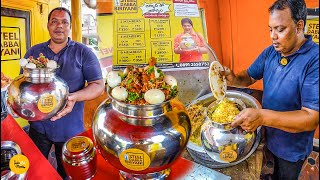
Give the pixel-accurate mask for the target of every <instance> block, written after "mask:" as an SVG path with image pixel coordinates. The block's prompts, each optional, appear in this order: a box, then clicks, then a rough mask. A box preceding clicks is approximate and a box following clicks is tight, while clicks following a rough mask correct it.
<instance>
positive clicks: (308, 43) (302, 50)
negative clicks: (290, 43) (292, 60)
mask: <svg viewBox="0 0 320 180" xmlns="http://www.w3.org/2000/svg"><path fill="white" fill-rule="evenodd" d="M305 38H307V41H306V42H304V43H303V45H302V46H301V47H300V48H299V49H298V50H297V51H296V52H294V53H292V54H290V55H289V56H286V57H291V56H294V55H296V54H302V53H305V52H307V51H309V49H311V47H312V45H313V41H312V36H311V35H305Z"/></svg>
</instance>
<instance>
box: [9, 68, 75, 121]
mask: <svg viewBox="0 0 320 180" xmlns="http://www.w3.org/2000/svg"><path fill="white" fill-rule="evenodd" d="M68 94H69V87H68V85H67V83H66V82H65V81H64V80H63V79H61V78H60V77H58V76H56V74H55V69H50V68H37V69H29V68H24V69H23V74H21V75H20V76H18V77H16V78H15V79H14V80H13V82H12V83H11V84H10V86H9V87H8V105H9V106H10V107H11V108H12V110H13V111H14V112H15V113H16V114H17V115H18V116H20V117H22V118H24V119H26V120H29V121H40V120H45V119H49V118H51V117H53V116H54V115H55V114H56V113H57V112H59V111H60V110H62V109H63V108H64V107H65V105H66V103H67V96H68Z"/></svg>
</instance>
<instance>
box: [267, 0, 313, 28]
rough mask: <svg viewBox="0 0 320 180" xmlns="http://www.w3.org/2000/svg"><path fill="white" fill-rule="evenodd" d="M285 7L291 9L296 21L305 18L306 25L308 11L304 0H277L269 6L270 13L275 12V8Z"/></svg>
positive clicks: (282, 8)
mask: <svg viewBox="0 0 320 180" xmlns="http://www.w3.org/2000/svg"><path fill="white" fill-rule="evenodd" d="M285 8H289V9H290V12H291V18H292V19H293V21H294V22H295V23H297V22H298V21H299V20H303V22H304V25H306V21H307V14H308V11H307V6H306V3H305V1H304V0H277V1H276V2H274V3H273V4H272V5H271V7H270V8H269V13H273V12H274V10H284V9H285Z"/></svg>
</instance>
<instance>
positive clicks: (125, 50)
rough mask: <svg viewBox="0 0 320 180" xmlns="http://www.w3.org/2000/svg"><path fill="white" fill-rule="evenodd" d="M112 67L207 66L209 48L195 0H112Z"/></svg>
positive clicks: (197, 67) (168, 67)
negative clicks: (153, 64)
mask: <svg viewBox="0 0 320 180" xmlns="http://www.w3.org/2000/svg"><path fill="white" fill-rule="evenodd" d="M113 15H114V41H113V43H114V44H113V60H112V64H113V69H114V70H117V69H122V68H124V67H126V66H127V65H136V66H145V65H146V64H148V62H149V59H150V58H151V57H155V58H156V60H157V67H159V68H161V69H171V68H174V69H177V68H184V69H199V67H203V68H207V67H208V66H209V60H208V59H209V58H208V57H209V56H208V52H209V49H208V47H207V40H206V39H205V38H204V37H206V35H205V34H204V32H205V31H204V27H203V24H202V23H203V21H202V18H201V16H200V13H199V7H198V3H197V0H115V3H114V11H113Z"/></svg>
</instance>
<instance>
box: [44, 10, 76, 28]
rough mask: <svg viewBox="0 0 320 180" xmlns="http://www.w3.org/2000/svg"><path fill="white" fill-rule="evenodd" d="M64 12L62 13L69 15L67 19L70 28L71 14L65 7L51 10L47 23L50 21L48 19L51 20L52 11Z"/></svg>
mask: <svg viewBox="0 0 320 180" xmlns="http://www.w3.org/2000/svg"><path fill="white" fill-rule="evenodd" d="M56 10H57V11H64V12H66V13H68V14H69V17H70V27H71V19H72V18H71V12H70V11H69V10H68V9H67V8H65V7H56V8H54V9H52V10H51V11H50V13H49V15H48V23H49V21H50V18H51V14H52V13H53V11H56Z"/></svg>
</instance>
